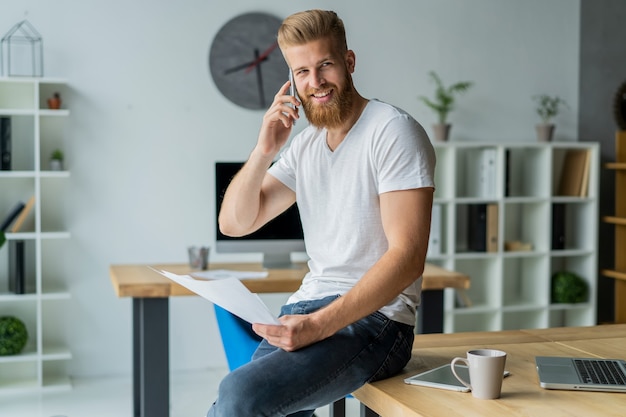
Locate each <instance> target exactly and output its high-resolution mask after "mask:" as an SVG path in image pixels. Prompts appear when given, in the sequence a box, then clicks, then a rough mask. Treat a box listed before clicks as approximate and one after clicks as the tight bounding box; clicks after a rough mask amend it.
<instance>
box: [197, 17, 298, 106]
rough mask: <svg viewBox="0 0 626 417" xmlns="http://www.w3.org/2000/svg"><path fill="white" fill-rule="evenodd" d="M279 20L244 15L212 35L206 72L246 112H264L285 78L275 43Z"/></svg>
mask: <svg viewBox="0 0 626 417" xmlns="http://www.w3.org/2000/svg"><path fill="white" fill-rule="evenodd" d="M281 23H282V20H281V19H279V18H277V17H275V16H272V15H270V14H266V13H245V14H241V15H238V16H236V17H234V18H233V19H231V20H229V21H228V22H226V24H224V26H222V27H221V28H220V30H219V31H218V32H217V34H216V35H215V38H214V39H213V43H212V44H211V50H210V52H209V69H210V71H211V77H212V78H213V81H214V82H215V85H216V86H217V88H218V90H219V91H220V92H221V93H222V94H223V95H224V97H226V98H227V99H228V100H230V101H232V102H233V103H235V104H237V105H239V106H242V107H245V108H247V109H267V108H268V107H269V105H270V104H271V102H272V101H273V99H274V95H276V93H277V92H278V89H279V88H280V87H281V86H282V85H283V84H284V83H285V82H286V81H287V79H288V67H287V63H286V62H285V60H284V59H283V56H282V53H281V52H280V49H279V48H278V43H277V42H276V34H277V32H278V28H279V27H280V25H281Z"/></svg>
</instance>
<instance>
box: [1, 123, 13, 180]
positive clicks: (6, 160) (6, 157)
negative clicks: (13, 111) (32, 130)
mask: <svg viewBox="0 0 626 417" xmlns="http://www.w3.org/2000/svg"><path fill="white" fill-rule="evenodd" d="M10 170H11V118H10V117H0V171H10Z"/></svg>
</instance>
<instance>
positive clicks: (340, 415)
mask: <svg viewBox="0 0 626 417" xmlns="http://www.w3.org/2000/svg"><path fill="white" fill-rule="evenodd" d="M328 417H346V398H345V397H344V398H342V399H340V400H337V401H335V402H334V403H332V404H331V405H330V407H329V410H328Z"/></svg>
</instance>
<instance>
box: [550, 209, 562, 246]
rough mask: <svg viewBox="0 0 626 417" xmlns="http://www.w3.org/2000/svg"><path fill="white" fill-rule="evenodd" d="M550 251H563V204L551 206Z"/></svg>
mask: <svg viewBox="0 0 626 417" xmlns="http://www.w3.org/2000/svg"><path fill="white" fill-rule="evenodd" d="M552 249H553V250H559V249H565V203H555V204H552Z"/></svg>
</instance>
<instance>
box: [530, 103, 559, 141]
mask: <svg viewBox="0 0 626 417" xmlns="http://www.w3.org/2000/svg"><path fill="white" fill-rule="evenodd" d="M533 99H534V100H535V102H536V103H537V107H536V108H535V111H536V112H537V114H538V115H539V117H540V118H541V123H539V124H538V125H536V126H535V130H536V131H537V139H538V140H540V141H542V142H549V141H551V140H552V136H553V135H554V123H551V121H552V119H553V118H555V117H556V116H557V115H558V114H559V110H560V106H563V107H567V103H566V102H565V100H563V99H562V98H560V97H559V96H554V97H552V96H549V95H547V94H539V95H536V96H534V97H533Z"/></svg>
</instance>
